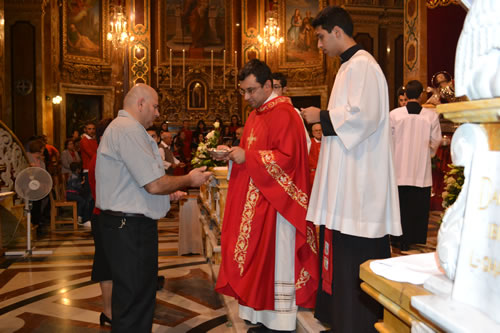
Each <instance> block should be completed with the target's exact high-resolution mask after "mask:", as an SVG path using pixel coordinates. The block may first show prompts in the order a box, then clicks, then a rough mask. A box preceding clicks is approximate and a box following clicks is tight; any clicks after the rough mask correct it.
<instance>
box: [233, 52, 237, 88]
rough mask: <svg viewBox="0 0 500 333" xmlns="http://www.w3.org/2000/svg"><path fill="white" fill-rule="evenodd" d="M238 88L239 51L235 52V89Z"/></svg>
mask: <svg viewBox="0 0 500 333" xmlns="http://www.w3.org/2000/svg"><path fill="white" fill-rule="evenodd" d="M236 88H238V51H234V89H236Z"/></svg>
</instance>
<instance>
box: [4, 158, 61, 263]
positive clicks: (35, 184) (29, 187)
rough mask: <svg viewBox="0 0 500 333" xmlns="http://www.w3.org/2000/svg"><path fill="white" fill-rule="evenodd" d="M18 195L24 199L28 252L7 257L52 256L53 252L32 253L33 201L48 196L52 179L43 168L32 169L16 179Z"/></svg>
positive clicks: (13, 253)
mask: <svg viewBox="0 0 500 333" xmlns="http://www.w3.org/2000/svg"><path fill="white" fill-rule="evenodd" d="M15 189H16V193H17V195H19V196H20V197H21V198H23V199H24V211H25V212H26V234H27V235H26V251H24V252H23V251H18V252H5V255H6V256H18V255H20V256H27V255H32V254H52V251H32V249H31V201H38V200H41V199H43V198H45V197H46V196H47V194H49V192H50V191H51V189H52V177H51V176H50V174H49V173H48V172H47V171H45V170H44V169H42V168H38V167H30V168H26V169H24V170H23V171H21V172H20V173H19V175H17V177H16V183H15Z"/></svg>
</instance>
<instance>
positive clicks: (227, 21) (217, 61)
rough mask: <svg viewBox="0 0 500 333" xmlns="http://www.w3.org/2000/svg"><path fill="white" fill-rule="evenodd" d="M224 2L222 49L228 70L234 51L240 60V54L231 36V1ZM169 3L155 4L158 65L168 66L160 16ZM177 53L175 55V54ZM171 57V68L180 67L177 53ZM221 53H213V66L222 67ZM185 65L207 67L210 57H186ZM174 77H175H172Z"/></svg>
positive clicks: (168, 57)
mask: <svg viewBox="0 0 500 333" xmlns="http://www.w3.org/2000/svg"><path fill="white" fill-rule="evenodd" d="M223 1H224V7H225V17H224V49H225V50H226V66H227V68H229V67H230V66H232V64H234V51H235V50H237V51H238V59H241V54H240V50H239V49H235V47H234V45H233V43H232V42H233V34H232V27H234V19H233V15H232V14H233V1H231V0H223ZM167 2H169V1H168V0H164V1H158V2H157V3H158V4H157V7H156V8H157V22H158V23H157V28H158V34H157V40H158V44H157V45H161V46H160V48H159V50H160V55H159V58H160V59H159V60H160V65H167V66H168V65H169V64H170V52H169V47H168V45H167V42H168V41H167V38H166V32H165V31H166V29H167V28H166V25H167V23H168V22H167V20H166V19H164V18H162V15H163V14H164V12H165V11H166V4H167ZM175 52H177V54H176V53H175ZM175 52H174V54H173V57H172V65H173V66H179V65H182V57H181V56H180V55H179V54H178V53H179V51H178V50H177V51H175ZM186 54H187V49H186ZM222 54H223V53H222V51H220V52H214V65H215V66H222V65H223V59H222V58H223V56H222ZM185 63H186V65H187V64H192V63H195V64H197V65H205V66H206V65H209V64H210V56H207V57H206V58H203V59H192V58H188V57H187V56H186V58H185ZM174 76H175V75H174Z"/></svg>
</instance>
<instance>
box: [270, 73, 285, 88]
mask: <svg viewBox="0 0 500 333" xmlns="http://www.w3.org/2000/svg"><path fill="white" fill-rule="evenodd" d="M273 80H279V81H280V85H281V88H285V87H286V83H287V81H286V76H285V75H284V74H283V73H280V72H276V73H273Z"/></svg>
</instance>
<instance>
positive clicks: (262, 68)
mask: <svg viewBox="0 0 500 333" xmlns="http://www.w3.org/2000/svg"><path fill="white" fill-rule="evenodd" d="M250 74H253V75H255V78H256V79H257V82H259V83H260V84H261V85H262V86H263V85H264V84H265V83H266V81H267V80H269V81H271V82H272V81H273V77H272V75H271V69H270V68H269V66H267V65H266V63H265V62H263V61H260V60H259V59H252V60H250V61H249V62H247V63H246V64H245V66H243V68H242V69H241V70H240V72H239V73H238V80H239V81H243V80H245V79H246V78H247V77H248V76H249V75H250Z"/></svg>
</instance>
